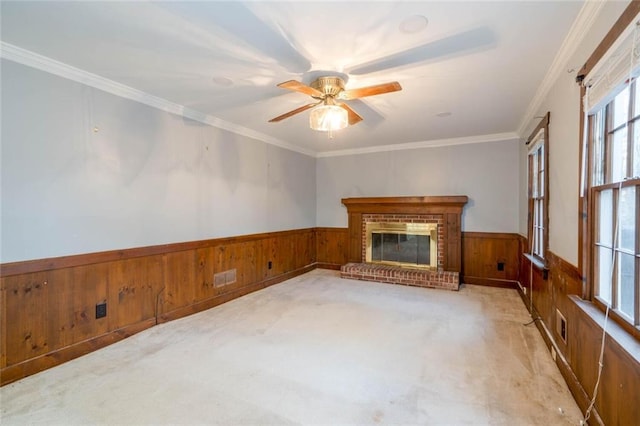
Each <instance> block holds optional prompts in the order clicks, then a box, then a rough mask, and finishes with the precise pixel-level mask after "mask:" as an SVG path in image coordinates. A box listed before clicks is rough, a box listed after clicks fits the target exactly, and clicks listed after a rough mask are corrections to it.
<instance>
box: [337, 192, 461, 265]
mask: <svg viewBox="0 0 640 426" xmlns="http://www.w3.org/2000/svg"><path fill="white" fill-rule="evenodd" d="M468 200H469V198H468V197H467V196H466V195H446V196H420V197H368V198H343V199H342V204H344V205H345V206H346V207H347V212H348V214H349V249H348V255H349V257H348V261H349V262H353V263H361V262H364V259H363V256H362V247H363V235H362V229H363V214H367V215H371V214H373V215H375V214H380V215H393V214H401V215H440V217H441V220H440V222H441V226H442V231H443V247H442V249H443V255H444V256H443V257H444V259H443V260H444V261H443V263H442V270H444V271H453V272H460V269H461V259H462V256H461V250H462V241H461V229H460V225H461V216H462V209H463V207H464V205H465V204H466V203H467V202H468Z"/></svg>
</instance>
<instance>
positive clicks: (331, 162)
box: [316, 140, 520, 232]
mask: <svg viewBox="0 0 640 426" xmlns="http://www.w3.org/2000/svg"><path fill="white" fill-rule="evenodd" d="M519 147H520V142H519V141H518V140H508V141H500V142H487V143H476V144H467V145H454V146H448V147H432V148H420V149H411V150H403V151H391V152H380V153H372V154H359V155H349V156H338V157H326V158H318V159H317V163H316V164H317V166H316V167H317V175H316V182H317V189H316V192H317V223H318V226H337V227H346V226H347V224H348V218H347V211H346V208H345V207H344V206H343V205H342V203H341V202H340V200H341V199H342V198H347V197H375V196H411V195H415V196H422V195H467V196H469V203H468V204H467V205H466V207H465V209H464V213H463V218H462V228H463V230H465V231H478V232H518V191H519V185H518V174H519V169H520V164H519V161H520V158H519V150H520V148H519Z"/></svg>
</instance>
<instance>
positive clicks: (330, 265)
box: [315, 262, 342, 271]
mask: <svg viewBox="0 0 640 426" xmlns="http://www.w3.org/2000/svg"><path fill="white" fill-rule="evenodd" d="M315 267H316V268H318V269H329V270H332V271H339V270H340V268H342V265H338V264H337V263H323V262H317V263H316V264H315Z"/></svg>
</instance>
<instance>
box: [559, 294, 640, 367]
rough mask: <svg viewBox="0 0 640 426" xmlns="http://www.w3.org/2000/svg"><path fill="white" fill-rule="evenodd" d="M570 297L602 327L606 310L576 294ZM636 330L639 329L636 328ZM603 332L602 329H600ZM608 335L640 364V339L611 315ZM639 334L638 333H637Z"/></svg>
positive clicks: (608, 322)
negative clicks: (603, 310)
mask: <svg viewBox="0 0 640 426" xmlns="http://www.w3.org/2000/svg"><path fill="white" fill-rule="evenodd" d="M569 299H571V301H573V303H575V304H576V306H578V308H579V309H580V311H582V313H583V314H585V315H586V316H587V317H589V318H590V319H591V320H592V321H593V322H594V323H595V324H597V325H598V326H599V327H600V328H602V327H603V324H604V312H602V311H601V310H600V309H599V308H598V307H597V306H596V305H595V304H594V303H592V302H589V301H587V300H583V299H581V298H580V297H578V296H576V295H569ZM636 330H638V329H637V328H636ZM638 331H639V332H640V330H638ZM600 333H601V331H600ZM607 336H608V337H609V338H610V339H612V340H613V341H615V343H616V344H617V345H618V346H620V348H621V349H623V350H624V351H625V352H626V353H627V354H629V356H630V357H631V358H632V359H633V360H634V361H635V362H636V363H638V364H640V341H638V339H637V337H634V335H632V334H631V333H630V332H629V331H627V330H625V329H624V328H623V327H622V326H621V325H620V324H618V323H617V322H616V321H615V320H614V319H613V318H611V316H609V319H608V320H607ZM636 336H637V334H636Z"/></svg>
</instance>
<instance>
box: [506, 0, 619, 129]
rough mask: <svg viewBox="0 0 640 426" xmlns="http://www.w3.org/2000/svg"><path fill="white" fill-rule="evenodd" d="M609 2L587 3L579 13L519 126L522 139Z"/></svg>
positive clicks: (605, 0)
mask: <svg viewBox="0 0 640 426" xmlns="http://www.w3.org/2000/svg"><path fill="white" fill-rule="evenodd" d="M606 2H607V0H604V1H585V2H584V4H583V5H582V8H581V9H580V12H578V16H577V17H576V19H575V20H574V21H573V24H572V25H571V28H570V29H569V32H568V33H567V36H566V37H565V39H564V41H563V42H562V45H561V46H560V49H559V50H558V52H557V53H556V56H555V58H554V59H553V62H552V63H551V66H550V67H549V70H548V71H547V74H546V75H545V77H544V79H543V80H542V83H540V86H538V90H537V91H536V94H535V96H534V97H533V99H532V100H531V102H530V103H529V107H528V108H527V111H526V112H525V114H524V116H523V117H522V120H520V125H519V126H518V130H517V133H518V135H520V137H525V136H523V135H525V134H526V130H527V128H528V127H529V126H531V124H532V123H531V122H532V121H533V119H534V117H535V116H536V115H537V113H538V109H539V108H540V107H541V106H542V103H543V102H544V99H545V98H546V97H547V95H548V94H549V91H550V90H551V87H552V86H553V85H554V84H555V82H556V80H557V79H558V78H559V77H560V75H561V74H562V73H563V72H564V71H565V70H566V68H567V64H568V62H569V59H570V58H571V57H572V56H573V55H574V53H575V52H576V50H577V49H578V47H579V46H580V43H581V42H582V40H583V39H584V37H585V35H586V34H587V32H588V31H589V30H590V29H591V27H592V26H593V23H594V21H595V20H596V18H597V16H598V15H599V14H600V10H601V9H602V7H603V6H604V4H605V3H606Z"/></svg>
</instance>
